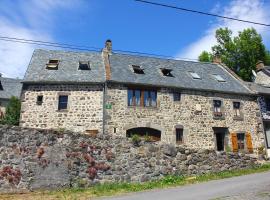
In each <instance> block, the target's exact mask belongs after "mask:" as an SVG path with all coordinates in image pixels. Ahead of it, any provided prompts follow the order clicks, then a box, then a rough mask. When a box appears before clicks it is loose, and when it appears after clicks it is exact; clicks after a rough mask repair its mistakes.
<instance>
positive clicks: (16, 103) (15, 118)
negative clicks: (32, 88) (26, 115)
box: [1, 96, 21, 125]
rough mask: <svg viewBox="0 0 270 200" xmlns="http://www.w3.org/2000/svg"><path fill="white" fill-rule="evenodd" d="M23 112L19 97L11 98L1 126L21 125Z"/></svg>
mask: <svg viewBox="0 0 270 200" xmlns="http://www.w3.org/2000/svg"><path fill="white" fill-rule="evenodd" d="M20 112H21V102H20V100H19V99H18V98H17V97H14V96H13V97H11V99H10V100H9V102H8V105H7V107H6V113H5V116H4V118H3V119H2V120H1V124H7V125H19V122H20Z"/></svg>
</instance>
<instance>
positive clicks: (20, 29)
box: [0, 0, 77, 78]
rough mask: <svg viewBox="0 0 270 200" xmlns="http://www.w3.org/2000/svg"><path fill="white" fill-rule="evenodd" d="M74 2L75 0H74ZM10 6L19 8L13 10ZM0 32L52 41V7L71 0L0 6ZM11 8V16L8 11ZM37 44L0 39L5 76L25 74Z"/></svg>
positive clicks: (38, 0) (0, 68) (0, 61)
mask: <svg viewBox="0 0 270 200" xmlns="http://www.w3.org/2000/svg"><path fill="white" fill-rule="evenodd" d="M73 2H74V1H73ZM76 2H77V1H76ZM12 6H13V7H15V6H16V9H18V10H17V11H16V12H15V11H14V9H12ZM1 7H2V8H1V9H0V10H1V12H0V13H1V14H0V33H1V34H0V35H1V36H8V37H16V38H25V39H31V40H43V41H53V36H52V29H53V25H52V24H53V23H51V22H53V20H54V17H55V16H54V11H55V9H58V11H59V9H61V8H68V7H72V1H71V0H68V1H61V0H31V1H27V3H25V1H19V2H17V4H16V5H15V4H14V5H12V4H6V5H1ZM10 10H13V11H14V12H12V15H10V13H9V12H7V11H10ZM34 48H36V46H34V45H29V44H21V43H13V42H7V41H2V40H0V72H1V73H3V75H5V76H8V77H20V78H22V77H23V76H24V73H25V70H26V68H27V66H28V63H29V61H30V59H31V55H32V53H33V50H34Z"/></svg>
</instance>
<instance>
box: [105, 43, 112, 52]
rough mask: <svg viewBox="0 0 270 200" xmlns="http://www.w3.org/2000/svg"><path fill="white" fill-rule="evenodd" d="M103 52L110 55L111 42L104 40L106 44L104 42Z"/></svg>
mask: <svg viewBox="0 0 270 200" xmlns="http://www.w3.org/2000/svg"><path fill="white" fill-rule="evenodd" d="M105 50H106V51H107V52H108V53H112V41H111V40H106V42H105Z"/></svg>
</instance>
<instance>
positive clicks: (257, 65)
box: [256, 60, 264, 72]
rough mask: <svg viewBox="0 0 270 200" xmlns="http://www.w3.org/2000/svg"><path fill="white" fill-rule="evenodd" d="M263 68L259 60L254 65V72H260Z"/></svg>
mask: <svg viewBox="0 0 270 200" xmlns="http://www.w3.org/2000/svg"><path fill="white" fill-rule="evenodd" d="M263 68H264V63H263V61H261V60H259V61H258V62H257V63H256V71H257V72H258V71H261V70H262V69H263Z"/></svg>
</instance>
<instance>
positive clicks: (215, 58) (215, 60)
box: [213, 55, 222, 64]
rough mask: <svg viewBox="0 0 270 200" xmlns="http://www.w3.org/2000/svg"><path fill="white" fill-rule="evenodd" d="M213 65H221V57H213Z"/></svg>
mask: <svg viewBox="0 0 270 200" xmlns="http://www.w3.org/2000/svg"><path fill="white" fill-rule="evenodd" d="M213 63H216V64H221V63H222V62H221V57H220V55H214V56H213Z"/></svg>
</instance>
